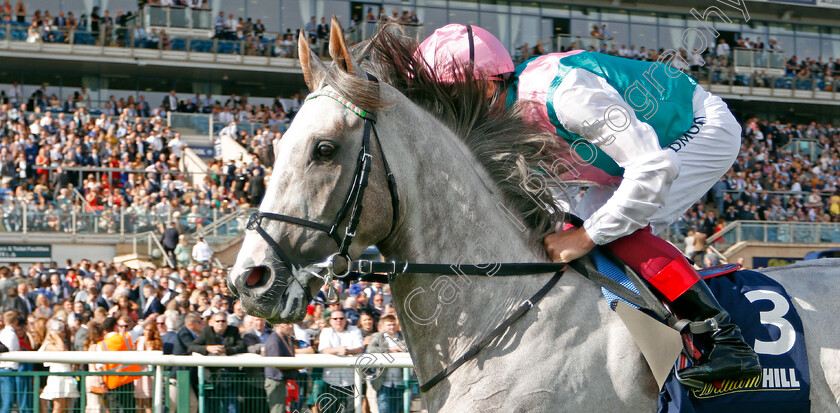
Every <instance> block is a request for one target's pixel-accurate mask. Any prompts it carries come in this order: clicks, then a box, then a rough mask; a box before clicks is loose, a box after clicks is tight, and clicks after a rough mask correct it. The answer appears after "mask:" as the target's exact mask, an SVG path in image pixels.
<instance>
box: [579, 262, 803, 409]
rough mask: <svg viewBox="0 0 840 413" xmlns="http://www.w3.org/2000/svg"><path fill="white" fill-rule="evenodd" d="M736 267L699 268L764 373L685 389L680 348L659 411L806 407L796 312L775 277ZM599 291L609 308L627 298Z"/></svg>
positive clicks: (615, 273)
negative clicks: (680, 376) (679, 375)
mask: <svg viewBox="0 0 840 413" xmlns="http://www.w3.org/2000/svg"><path fill="white" fill-rule="evenodd" d="M592 258H593V260H594V261H595V263H596V266H597V267H598V271H600V272H601V273H603V274H605V275H607V276H609V277H610V278H613V279H614V280H616V281H618V282H619V283H621V284H623V285H624V286H625V287H628V288H630V289H631V290H634V291H637V290H636V287H635V286H633V283H632V282H630V280H629V278H627V276H626V275H625V274H624V273H623V271H622V270H621V269H620V268H619V267H618V266H617V265H615V264H614V263H613V262H612V261H611V260H609V259H607V258H606V256H604V255H602V254H600V253H599V252H595V253H594V254H592ZM737 269H738V266H736V265H730V266H719V267H715V268H709V269H705V270H701V271H700V273H701V276H702V277H703V280H704V281H705V282H706V283H707V284H708V285H709V288H710V289H711V290H712V292H713V293H714V295H715V297H716V298H717V300H718V302H720V304H721V306H723V308H724V309H726V310H727V311H728V312H729V314H730V315H731V317H732V320H733V321H734V322H735V324H737V325H738V326H739V327H740V328H741V332H742V334H743V336H744V339H745V340H746V342H747V344H749V345H750V346H751V347H753V349H754V350H755V351H756V353H757V354H758V356H759V359H760V361H761V366H762V369H763V373H762V375H761V376H759V377H756V378H754V379H751V380H745V381H730V380H726V381H723V382H720V383H713V384H707V385H706V387H705V388H703V389H702V390H695V389H687V388H685V387H683V386H682V385H681V384H680V383H679V381H677V379H676V377H675V376H674V371H676V370H679V369H682V368H684V367H686V366H688V365H689V364H690V360H691V358H690V357H688V355H687V354H685V351H684V353H683V354H682V355H681V356H680V357H679V359H678V360H677V361H676V363H675V364H674V367H673V368H672V369H671V372H670V375H669V376H668V378H667V379H666V380H665V384H664V385H663V386H662V388H661V390H660V393H659V409H658V412H659V413H676V412H679V413H707V412H708V413H712V412H714V413H743V412H744V411H749V410H747V409H755V411H772V412H780V413H793V412H809V411H810V405H811V402H810V372H809V369H808V356H807V352H806V349H805V336H804V334H803V328H802V321H801V319H800V318H799V314H798V313H797V312H796V309H795V308H794V306H793V304H792V303H791V300H790V297H789V296H788V294H787V292H786V291H785V289H784V287H782V286H781V285H780V284H779V283H777V282H776V281H774V280H772V279H770V278H769V277H767V276H765V275H764V274H761V273H758V272H755V271H748V270H740V271H736V270H737ZM602 293H603V294H604V298H606V299H607V301H608V303H609V304H610V307H611V308H613V309H615V307H616V305H617V303H618V302H619V301H622V302H624V303H627V302H626V301H624V300H622V299H621V297H619V296H618V295H616V294H613V293H612V292H610V291H609V290H607V289H606V288H603V287H602ZM627 304H628V305H630V306H632V304H629V303H627ZM632 307H635V306H632ZM691 342H693V343H696V344H697V347H698V348H697V349H696V351H695V354H694V355H693V356H695V357H696V356H698V355H699V351H702V350H704V349H703V346H702V344H703V343H702V342H699V340H691Z"/></svg>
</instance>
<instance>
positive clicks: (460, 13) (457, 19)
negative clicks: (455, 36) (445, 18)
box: [449, 9, 478, 25]
mask: <svg viewBox="0 0 840 413" xmlns="http://www.w3.org/2000/svg"><path fill="white" fill-rule="evenodd" d="M449 23H461V24H475V25H477V24H478V12H477V11H472V10H458V9H449Z"/></svg>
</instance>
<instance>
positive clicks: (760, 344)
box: [744, 290, 796, 356]
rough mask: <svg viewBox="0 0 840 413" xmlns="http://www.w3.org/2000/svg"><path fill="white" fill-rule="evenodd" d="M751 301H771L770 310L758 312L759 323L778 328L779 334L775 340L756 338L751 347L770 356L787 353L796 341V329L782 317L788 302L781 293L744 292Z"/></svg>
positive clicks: (785, 312) (763, 291)
mask: <svg viewBox="0 0 840 413" xmlns="http://www.w3.org/2000/svg"><path fill="white" fill-rule="evenodd" d="M744 296H745V297H747V299H748V300H750V302H751V303H754V302H756V301H759V300H769V301H770V302H772V303H773V309H771V310H770V311H761V312H760V313H759V315H760V320H761V324H769V325H773V326H776V327H778V328H779V330H781V334H780V335H779V339H778V340H776V341H761V340H758V339H756V340H755V345H754V346H753V348H754V349H755V352H756V353H761V354H769V355H771V356H778V355H780V354H784V353H787V352H788V351H790V349H792V348H793V344H794V342H795V341H796V331H795V330H794V329H793V326H792V325H791V324H790V322H788V321H787V320H785V319H784V316H785V315H786V314H787V313H788V310H790V304H788V301H787V300H786V299H785V298H784V297H782V295H781V294H779V293H777V292H774V291H768V290H753V291H750V292H748V293H746V294H744Z"/></svg>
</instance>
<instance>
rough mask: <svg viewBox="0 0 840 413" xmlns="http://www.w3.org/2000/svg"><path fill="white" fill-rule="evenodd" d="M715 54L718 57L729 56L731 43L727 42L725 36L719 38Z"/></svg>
mask: <svg viewBox="0 0 840 413" xmlns="http://www.w3.org/2000/svg"><path fill="white" fill-rule="evenodd" d="M715 56H717V57H728V56H729V44H728V43H726V40H724V38H722V37H721V38H720V39H719V40H718V44H717V47H715Z"/></svg>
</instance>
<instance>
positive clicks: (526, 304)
mask: <svg viewBox="0 0 840 413" xmlns="http://www.w3.org/2000/svg"><path fill="white" fill-rule="evenodd" d="M562 276H563V271H562V270H560V271H557V272H556V273H554V276H553V277H551V280H549V281H548V283H547V284H545V285H544V286H543V287H542V288H540V289H539V291H537V292H536V293H535V294H534V295H532V296H531V298H529V299H527V300H525V301H523V302H522V303H521V304H519V307H518V308H517V309H516V311H514V312H513V313H512V314H511V315H509V316H508V317H507V318H506V319H505V321H502V323H501V324H499V325H498V326H497V327H496V328H494V329H493V331H491V332H490V334H488V335H487V336H486V337H484V339H483V340H481V341H480V342H478V343H476V344H473V345H472V346H470V348H469V349H467V351H466V352H465V353H464V354H462V355H461V357H458V359H457V360H455V361H453V362H452V364H450V365H448V366H446V368H445V369H443V370H442V371H441V372H440V373H438V374H436V375H435V376H434V377H432V378H431V379H429V381H427V382H425V383H423V385H422V386H420V391H421V392H423V393H425V392H427V391H429V389H431V388H432V387H434V386H435V385H437V384H438V383H440V381H441V380H443V379H445V378H447V377H448V376H449V375H450V374H452V372H454V371H455V370H457V369H458V367H461V365H463V364H464V363H466V362H467V361H469V360H470V359H472V358H473V357H475V355H476V354H478V352H479V351H481V349H482V348H484V347H486V346H487V345H489V344H490V343H491V342H492V341H493V340H495V339H497V338H498V337H499V336H501V335H502V334H503V333H504V332H505V331H506V330H507V329H508V327H510V326H511V325H512V324H513V323H515V322H516V320H518V319H520V318H522V316H523V315H525V313H527V312H528V311H529V310H530V309H532V308H534V306H535V305H537V303H539V302H540V300H542V299H543V297H545V296H546V294H548V292H549V291H551V289H552V288H553V287H554V285H556V284H557V282H558V281H560V277H562Z"/></svg>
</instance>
